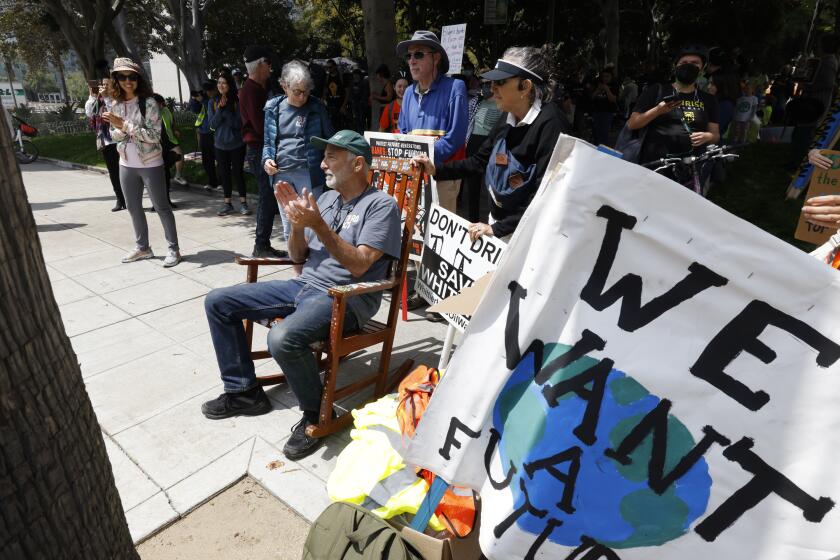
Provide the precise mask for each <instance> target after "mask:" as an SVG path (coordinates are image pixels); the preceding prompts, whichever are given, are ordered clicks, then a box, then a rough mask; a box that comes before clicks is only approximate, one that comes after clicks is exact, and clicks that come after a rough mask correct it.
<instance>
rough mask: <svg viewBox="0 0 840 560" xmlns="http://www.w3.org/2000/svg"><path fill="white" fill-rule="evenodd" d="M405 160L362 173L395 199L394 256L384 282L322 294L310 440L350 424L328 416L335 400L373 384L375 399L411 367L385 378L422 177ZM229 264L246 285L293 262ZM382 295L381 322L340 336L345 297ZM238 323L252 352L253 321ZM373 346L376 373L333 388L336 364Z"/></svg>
mask: <svg viewBox="0 0 840 560" xmlns="http://www.w3.org/2000/svg"><path fill="white" fill-rule="evenodd" d="M409 161H410V160H406V159H394V158H374V160H373V164H372V166H371V171H370V173H369V175H368V183H369V184H371V185H372V186H374V187H376V188H377V189H379V190H384V191H385V192H387V193H388V194H389V195H391V196H393V197H394V198H395V199H396V202H397V207H398V208H399V210H400V213H401V219H402V222H403V227H402V241H401V244H400V258H399V260H396V261H392V262H391V266H390V271H389V274H388V276H387V277H386V278H385V279H384V280H380V281H377V282H361V283H358V284H349V285H344V286H334V287H332V288H330V289H329V290H328V293H329V295H330V296H331V297H332V298H333V307H332V321H331V323H330V334H329V339H328V340H325V341H323V342H321V343H316V344H313V345H312V351H313V352H314V353H315V358H316V359H317V360H318V363H319V365H320V367H321V369H322V370H323V372H324V392H323V393H322V395H321V409H320V411H319V414H318V424H316V425H312V426H309V427H308V428H307V429H306V432H307V434H308V435H309V436H310V437H323V436H326V435H329V434H331V433H334V432H336V431H338V430H341V429H342V428H344V427H345V426H347V425H348V424H350V422H351V421H352V420H353V417H352V415H351V414H350V413H349V412H345V413H343V414H341V415H339V416H337V417H336V418H333V411H334V407H333V404H334V403H335V401H337V400H339V399H342V398H344V397H347V396H349V395H352V394H354V393H356V392H358V391H360V390H362V389H365V388H366V387H369V386H370V385H373V384H375V388H374V394H373V397H372V398H371V399H370V400H374V399H377V398H379V397H381V396H382V395H385V394H386V393H387V392H389V391H391V390H393V388H394V387H395V386H396V385H397V384H398V383H399V381H400V380H401V379H402V378H403V377H405V375H406V374H407V373H408V371H409V370H410V369H411V366H412V365H413V364H414V361H413V360H411V359H408V360H406V361H404V362H403V363H402V364H401V365H400V366H399V367H398V368H397V369H396V370H394V373H393V374H392V375H391V376H389V375H388V368H389V365H390V362H391V351H392V349H393V346H394V335H395V334H396V328H397V323H398V317H397V316H398V312H399V309H400V302H401V299H402V298H401V295H402V290H403V286H404V284H405V281H406V280H405V277H406V264H407V262H408V254H409V247H410V244H411V241H412V235H413V232H414V225H415V219H416V214H417V204H418V199H419V191H420V188H421V186H422V185H423V180H424V178H425V174H423V173H422V172H421V171H420V170H419V169H414V168H411V166H410V164H409ZM235 261H236V263H237V264H241V265H243V266H246V267H247V273H246V274H247V275H246V280H247V282H249V283H251V282H256V281H257V270H258V268H259V267H260V266H261V265H291V264H293V263H292V261H291V260H290V259H281V258H255V257H245V256H239V255H238V256H237V257H236V259H235ZM386 291H388V292H390V294H391V300H390V302H389V309H388V322H387V323H381V322H379V321H374V320H370V321H368V322H367V323H366V324H365V325H363V326H362V327H361V329H359V330H358V331H356V332H352V333H349V334H347V335H344V334H343V333H344V312H345V309H346V306H347V298H349V297H352V296H357V295H360V294H367V293H372V292H386ZM277 321H282V318H277V319H275V320H274V321H272V322H271V324H272V325H273V324H275V323H276V322H277ZM243 323H244V328H245V336H246V338H247V340H248V347H249V348H252V340H253V334H254V332H253V330H254V322H253V321H251V320H245V321H243ZM375 344H382V353H381V354H380V356H379V366H378V368H377V369H376V371H375V372H373V373H372V374H371V375H369V376H367V377H365V378H364V379H361V380H359V381H356V382H354V383H350V384H347V385H345V386H343V387H338V386H337V379H338V370H339V360H341V358H343V357H345V356H347V355H348V354H351V353H353V352H356V351H358V350H361V349H364V348H367V347H369V346H373V345H375ZM270 357H271V354H270V353H269V352H268V350H253V349H252V350H251V358H252V359H254V360H257V359H262V358H270ZM285 380H286V378H285V376H284V375H283V374H282V373H278V374H275V375H268V376H262V377H257V381H258V382H259V384H260V385H262V386H267V385H275V384H278V383H283V382H285ZM368 402H369V401H368Z"/></svg>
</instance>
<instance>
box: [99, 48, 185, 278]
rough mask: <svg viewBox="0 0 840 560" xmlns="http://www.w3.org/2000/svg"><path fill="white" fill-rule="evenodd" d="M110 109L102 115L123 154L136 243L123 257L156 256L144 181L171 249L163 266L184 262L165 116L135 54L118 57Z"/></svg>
mask: <svg viewBox="0 0 840 560" xmlns="http://www.w3.org/2000/svg"><path fill="white" fill-rule="evenodd" d="M111 78H112V84H111V92H110V97H111V99H112V100H113V103H112V105H111V110H110V111H109V112H106V113H104V114H103V115H102V118H103V119H104V120H106V121H107V122H108V123H109V124H110V125H111V138H113V139H114V141H115V142H117V151H118V152H119V154H120V184H121V185H122V189H123V195H124V196H125V204H126V207H127V208H128V213H129V214H130V215H131V223H132V225H133V226H134V237H135V247H134V250H132V251H131V252H129V253H128V254H127V255H126V256H124V257H123V258H122V262H124V263H130V262H134V261H139V260H143V259H150V258H152V257H154V254H153V253H152V248H151V247H150V246H149V224H148V222H146V214H145V213H144V212H143V187H144V186H145V187H146V188H148V189H149V197H150V198H151V199H152V205H153V206H154V208H155V210H157V214H158V216H159V217H160V222H161V224H162V225H163V231H164V234H165V236H166V241H167V243H168V244H169V252H168V254H167V255H166V258H165V259H164V261H163V266H165V267H170V266H175V265H176V264H178V263H179V262H181V253H180V252H179V250H178V231H177V229H176V228H175V215H174V214H173V213H172V207H171V206H170V205H169V197H168V196H167V194H166V172H165V171H164V168H163V149H162V147H161V122H162V121H161V117H160V110H159V109H158V105H157V103H156V102H155V100H154V98H153V97H152V95H153V92H152V88H151V87H150V86H149V83H148V82H147V81H146V79H145V78H144V77H143V75H142V74H141V73H140V66H138V65H137V64H136V63H135V62H133V61H132V60H131V59H130V58H117V59H116V60H114V69H113V70H112V71H111Z"/></svg>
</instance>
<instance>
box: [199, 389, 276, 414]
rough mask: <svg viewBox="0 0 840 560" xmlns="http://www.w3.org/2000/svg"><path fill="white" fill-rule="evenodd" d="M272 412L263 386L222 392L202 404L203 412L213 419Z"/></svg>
mask: <svg viewBox="0 0 840 560" xmlns="http://www.w3.org/2000/svg"><path fill="white" fill-rule="evenodd" d="M267 412H271V401H269V400H268V397H267V396H266V395H265V391H263V388H262V387H254V388H253V389H250V390H248V391H245V392H243V393H222V394H221V395H219V396H218V398H215V399H213V400H212V401H207V402H206V403H204V404H202V405H201V413H202V414H204V416H206V417H207V418H210V419H211V420H221V419H222V418H230V417H231V416H259V415H261V414H265V413H267Z"/></svg>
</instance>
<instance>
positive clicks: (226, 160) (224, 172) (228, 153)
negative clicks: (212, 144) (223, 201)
mask: <svg viewBox="0 0 840 560" xmlns="http://www.w3.org/2000/svg"><path fill="white" fill-rule="evenodd" d="M216 163H217V164H218V166H219V176H220V177H221V179H222V188H223V189H224V192H225V198H230V195H231V194H232V193H233V184H232V181H231V178H232V179H233V181H236V190H237V191H239V196H240V197H242V198H245V172H244V171H243V167H244V165H245V145H244V144H243V145H242V146H240V147H238V148H234V149H233V150H222V149H219V148H216ZM231 176H232V177H231Z"/></svg>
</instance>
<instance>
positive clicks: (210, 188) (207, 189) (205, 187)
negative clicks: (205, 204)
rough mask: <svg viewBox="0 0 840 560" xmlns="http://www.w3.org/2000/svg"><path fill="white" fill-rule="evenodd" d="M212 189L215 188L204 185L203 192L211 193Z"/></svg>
mask: <svg viewBox="0 0 840 560" xmlns="http://www.w3.org/2000/svg"><path fill="white" fill-rule="evenodd" d="M214 188H215V187H213V186H211V185H204V190H205V191H212V190H213V189H214Z"/></svg>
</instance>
